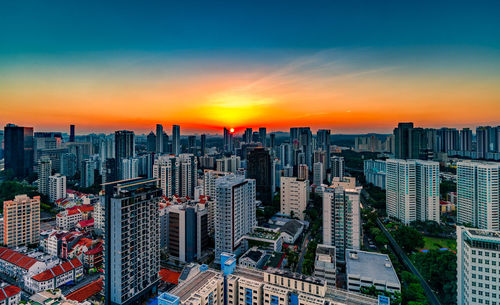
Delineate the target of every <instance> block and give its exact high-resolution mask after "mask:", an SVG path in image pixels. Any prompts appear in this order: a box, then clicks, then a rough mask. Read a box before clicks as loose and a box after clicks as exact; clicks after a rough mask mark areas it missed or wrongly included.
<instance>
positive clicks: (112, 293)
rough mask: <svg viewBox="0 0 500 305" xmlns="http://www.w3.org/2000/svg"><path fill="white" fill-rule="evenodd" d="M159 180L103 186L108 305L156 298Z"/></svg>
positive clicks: (106, 296)
mask: <svg viewBox="0 0 500 305" xmlns="http://www.w3.org/2000/svg"><path fill="white" fill-rule="evenodd" d="M155 180H156V179H141V178H139V179H132V180H127V181H117V182H110V183H107V184H104V185H103V187H104V191H105V193H104V195H102V196H101V198H100V201H101V203H103V205H104V211H105V213H104V217H105V221H104V223H105V230H104V232H105V235H104V270H105V271H104V297H105V304H109V305H112V304H138V303H142V302H145V301H147V300H148V299H149V297H150V296H151V295H154V294H156V287H157V285H158V281H159V276H158V272H159V271H160V270H159V269H160V247H159V246H160V232H159V228H160V222H159V211H158V203H159V201H160V197H161V190H160V189H158V188H157V187H156V181H155Z"/></svg>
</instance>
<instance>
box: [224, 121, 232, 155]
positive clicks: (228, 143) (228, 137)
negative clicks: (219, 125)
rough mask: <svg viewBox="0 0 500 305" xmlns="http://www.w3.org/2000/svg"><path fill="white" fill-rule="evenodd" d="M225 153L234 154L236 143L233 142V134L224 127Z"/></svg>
mask: <svg viewBox="0 0 500 305" xmlns="http://www.w3.org/2000/svg"><path fill="white" fill-rule="evenodd" d="M223 151H224V152H225V153H233V152H234V141H233V132H232V131H231V130H229V129H227V128H226V127H224V148H223Z"/></svg>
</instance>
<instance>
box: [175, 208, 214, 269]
mask: <svg viewBox="0 0 500 305" xmlns="http://www.w3.org/2000/svg"><path fill="white" fill-rule="evenodd" d="M165 209H166V211H165V213H166V214H167V215H166V217H168V218H167V222H168V225H167V227H168V234H167V240H166V243H167V250H168V254H169V259H173V260H176V261H179V262H182V263H190V262H192V261H196V260H199V259H201V258H202V256H203V254H204V253H205V252H206V251H207V250H208V246H209V244H208V209H206V208H204V207H202V206H199V205H198V204H196V203H194V204H190V203H184V204H173V205H169V206H167V207H166V208H165Z"/></svg>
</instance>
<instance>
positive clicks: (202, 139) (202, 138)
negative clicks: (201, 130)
mask: <svg viewBox="0 0 500 305" xmlns="http://www.w3.org/2000/svg"><path fill="white" fill-rule="evenodd" d="M206 146H207V135H205V134H202V135H201V136H200V155H201V156H204V155H205V150H206Z"/></svg>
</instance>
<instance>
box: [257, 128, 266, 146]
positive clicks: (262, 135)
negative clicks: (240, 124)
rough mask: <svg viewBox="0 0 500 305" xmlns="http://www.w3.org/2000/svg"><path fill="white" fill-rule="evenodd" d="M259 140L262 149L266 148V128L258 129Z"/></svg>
mask: <svg viewBox="0 0 500 305" xmlns="http://www.w3.org/2000/svg"><path fill="white" fill-rule="evenodd" d="M259 140H260V142H261V143H262V146H263V147H267V131H266V127H259Z"/></svg>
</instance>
